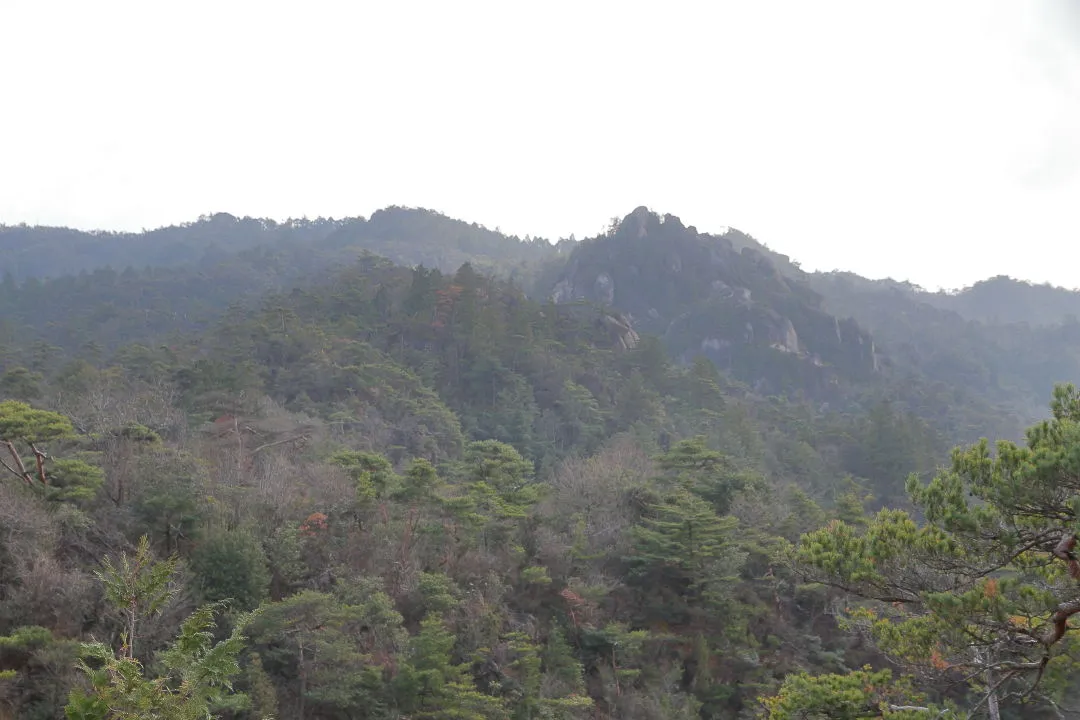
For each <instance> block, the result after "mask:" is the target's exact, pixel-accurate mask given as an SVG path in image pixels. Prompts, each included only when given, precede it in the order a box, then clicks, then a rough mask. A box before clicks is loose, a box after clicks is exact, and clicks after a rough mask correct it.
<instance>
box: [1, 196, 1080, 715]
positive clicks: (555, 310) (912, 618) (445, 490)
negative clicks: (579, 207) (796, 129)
mask: <svg viewBox="0 0 1080 720" xmlns="http://www.w3.org/2000/svg"><path fill="white" fill-rule="evenodd" d="M0 256H2V257H5V258H13V259H18V264H13V265H5V267H10V268H11V270H10V272H9V274H7V275H6V276H5V280H4V282H3V283H2V284H0V476H2V477H0V530H2V532H0V718H7V717H10V718H42V719H43V718H56V717H65V716H66V717H69V718H143V717H168V718H195V717H207V716H210V717H218V718H225V719H228V720H246V719H248V718H251V719H256V718H270V717H274V718H279V719H281V720H286V719H293V718H295V719H297V720H323V719H327V720H331V719H335V720H336V719H338V718H342V719H344V718H371V719H379V720H383V719H385V720H389V719H392V718H398V719H402V720H404V719H405V718H475V719H480V718H492V719H499V718H515V719H522V720H524V719H529V720H535V719H539V718H630V719H634V718H649V719H653V718H655V719H657V720H660V719H665V720H666V719H669V718H670V719H675V718H757V717H765V718H772V719H773V720H784V719H787V718H819V717H820V718H856V717H888V718H894V719H895V720H910V719H911V718H924V717H934V718H959V717H966V716H967V712H969V711H970V712H973V713H975V714H976V715H978V714H979V713H986V712H989V709H990V708H991V707H993V708H994V709H995V711H996V712H999V713H1000V717H1007V718H1044V717H1045V718H1053V717H1058V716H1060V713H1061V712H1063V710H1062V708H1068V707H1072V705H1071V704H1070V703H1075V701H1076V698H1075V696H1076V694H1077V693H1078V692H1080V683H1078V682H1076V681H1075V680H1074V678H1073V672H1072V671H1073V670H1074V663H1073V661H1072V660H1071V659H1070V655H1069V653H1070V651H1072V650H1074V648H1073V639H1072V636H1071V634H1069V632H1068V624H1067V623H1068V620H1069V617H1071V615H1072V614H1075V613H1076V612H1077V611H1078V610H1080V604H1077V601H1076V600H1075V599H1074V593H1075V592H1076V588H1075V585H1074V582H1073V580H1072V579H1071V577H1070V573H1074V574H1073V575H1072V577H1077V576H1080V565H1076V561H1075V559H1073V556H1072V549H1073V546H1074V545H1075V536H1074V535H1073V534H1072V533H1073V532H1074V529H1073V523H1074V519H1075V517H1076V513H1077V512H1078V510H1080V507H1078V505H1077V502H1076V497H1075V494H1074V493H1075V492H1077V491H1078V488H1076V487H1074V486H1075V478H1076V477H1077V476H1078V469H1077V463H1078V462H1080V460H1078V459H1077V455H1076V452H1075V447H1076V445H1075V444H1074V443H1075V441H1076V440H1077V439H1080V399H1078V397H1077V395H1076V393H1075V391H1073V390H1071V389H1070V388H1068V387H1063V388H1060V389H1059V390H1058V391H1057V394H1056V395H1054V396H1053V404H1052V406H1051V405H1050V403H1051V400H1052V389H1053V387H1054V385H1055V384H1056V383H1059V382H1068V381H1075V380H1078V379H1080V354H1078V353H1077V352H1076V349H1080V333H1078V332H1074V331H1073V327H1074V325H1075V322H1074V321H1066V322H1065V323H1064V324H1057V325H1053V324H1051V325H1047V326H1036V325H1034V324H1029V325H1024V326H1012V325H997V324H993V323H991V322H990V321H989V320H987V319H985V318H984V319H975V318H968V317H964V316H963V315H961V314H958V312H956V311H954V310H949V309H944V308H941V307H938V306H937V305H935V304H933V303H931V302H929V301H927V300H926V299H925V298H923V297H922V296H921V295H920V294H919V293H918V292H917V291H915V290H912V289H910V288H905V287H904V286H900V285H897V284H886V283H878V282H873V281H866V280H863V279H861V278H857V277H853V276H847V275H843V274H829V275H824V274H808V273H803V272H802V271H801V270H799V268H798V267H797V265H795V264H794V263H791V262H790V261H789V260H787V259H783V258H780V257H777V256H775V254H773V253H771V252H770V251H768V249H767V248H764V247H763V246H760V245H759V244H757V243H756V241H754V240H753V239H752V238H750V237H749V236H746V235H743V234H741V233H738V232H737V231H730V232H728V233H726V234H724V235H721V236H715V235H708V234H703V233H699V232H698V231H697V230H696V229H695V228H693V227H687V226H685V225H684V224H683V223H682V222H681V221H680V220H679V219H678V218H674V217H672V216H663V217H661V216H659V215H656V214H654V213H651V212H649V211H648V210H646V209H644V208H639V209H638V210H635V211H634V212H633V213H631V214H630V215H628V216H627V217H626V218H624V219H623V220H622V221H620V222H617V223H614V224H613V225H612V227H611V229H610V231H609V232H607V233H605V234H603V235H601V236H598V237H595V238H590V239H587V240H584V241H581V242H580V243H577V242H570V241H566V242H563V243H560V245H559V246H552V245H550V244H549V243H547V242H546V241H531V240H529V241H521V240H518V239H516V238H508V237H505V236H503V235H501V234H499V233H497V232H495V231H489V230H486V229H484V228H482V227H479V226H476V225H469V224H467V223H462V222H459V221H455V220H451V219H449V218H445V217H444V216H440V215H438V214H436V213H430V212H427V211H415V210H404V209H389V210H386V211H380V212H379V213H376V214H375V215H373V216H372V217H371V218H370V219H368V220H363V219H355V220H346V221H330V220H327V221H314V222H306V221H305V222H295V223H287V224H282V225H279V224H275V223H271V222H268V221H258V220H250V219H244V220H237V219H235V218H232V217H230V216H222V215H216V216H213V217H210V218H205V219H203V220H200V221H199V222H197V223H193V224H191V225H189V226H183V227H178V228H168V229H163V230H160V231H154V232H151V233H145V234H141V235H113V234H98V235H91V234H85V233H77V232H74V231H64V230H54V229H40V228H6V229H4V230H3V231H0ZM50 257H51V258H52V259H53V260H54V261H55V262H53V263H46V262H45V260H46V259H48V258H50ZM35 263H36V264H35ZM1048 406H1050V410H1049V411H1048V410H1046V408H1047V407H1048ZM1047 416H1050V417H1052V419H1051V420H1050V421H1047V422H1045V423H1043V424H1041V425H1039V426H1037V427H1035V428H1034V429H1033V430H1032V431H1031V432H1030V433H1029V434H1028V436H1027V438H1026V440H1025V441H1024V443H1022V444H1021V446H1013V445H1009V444H1005V445H1001V446H1000V447H999V449H998V450H997V454H996V455H993V454H992V453H991V452H990V450H989V448H988V447H984V446H976V447H974V448H973V449H970V450H966V451H963V452H958V453H956V454H954V455H953V456H952V457H951V459H950V454H949V450H950V448H951V447H952V446H954V445H956V444H958V443H968V442H974V441H976V440H977V438H979V437H980V436H988V437H991V438H1013V439H1018V438H1019V436H1020V434H1021V433H1020V430H1021V429H1022V427H1023V426H1024V425H1025V424H1032V423H1033V422H1035V420H1036V418H1042V417H1047ZM992 455H993V456H992ZM909 476H910V477H909ZM1070 603H1072V604H1070ZM1059 631H1060V632H1059ZM65 713H66V715H65ZM1055 713H1056V714H1055Z"/></svg>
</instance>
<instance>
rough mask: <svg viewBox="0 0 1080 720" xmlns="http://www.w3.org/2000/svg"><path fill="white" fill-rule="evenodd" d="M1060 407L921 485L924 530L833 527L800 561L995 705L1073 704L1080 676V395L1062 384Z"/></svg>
mask: <svg viewBox="0 0 1080 720" xmlns="http://www.w3.org/2000/svg"><path fill="white" fill-rule="evenodd" d="M1052 410H1053V418H1052V419H1050V420H1046V421H1043V422H1042V423H1039V424H1038V425H1036V426H1034V427H1032V428H1031V429H1030V430H1029V431H1028V434H1027V442H1026V444H1025V445H1023V446H1020V445H1017V444H1015V443H1012V442H1008V441H1000V442H999V443H998V444H997V453H996V456H992V455H991V453H990V447H989V444H988V443H987V442H986V441H983V442H981V443H979V444H977V445H975V446H973V447H970V448H967V449H957V450H956V451H955V452H954V454H953V462H952V466H951V467H950V468H948V469H946V470H944V471H942V472H941V473H940V474H939V475H938V476H937V477H936V478H934V479H933V480H932V481H931V482H930V483H929V484H927V485H922V484H920V483H919V482H918V480H917V479H916V478H914V477H912V478H911V479H910V480H909V482H908V491H909V492H910V494H911V497H912V500H913V502H914V503H915V504H916V505H917V506H918V507H919V508H920V509H921V510H922V512H923V514H924V516H925V518H926V524H925V525H919V524H917V523H916V521H915V519H913V518H912V517H910V516H909V515H908V514H907V513H905V512H903V511H895V510H882V511H881V512H880V513H878V515H877V516H876V517H875V518H874V520H873V521H872V522H870V523H869V524H868V525H867V527H866V528H865V530H864V531H859V530H857V529H856V528H854V527H852V526H851V525H849V524H847V523H843V522H834V523H833V524H831V525H830V526H829V527H827V528H825V529H822V530H819V531H816V532H813V533H810V534H809V535H807V536H806V537H805V538H804V539H803V540H802V542H801V543H800V545H799V547H798V549H797V551H796V553H795V558H796V559H797V561H798V562H799V563H801V565H802V567H803V568H804V570H803V572H804V573H805V574H806V575H807V576H808V577H811V578H814V579H818V580H822V581H825V582H829V583H832V584H835V585H837V586H839V587H843V588H844V589H846V590H848V591H849V592H852V593H854V594H856V595H860V596H862V597H864V598H866V599H868V600H874V601H878V603H880V604H879V605H871V606H869V607H867V608H864V609H861V610H859V611H857V612H855V613H853V615H852V622H854V623H855V624H856V625H860V626H864V627H866V629H867V630H868V632H869V633H870V634H871V635H872V637H873V638H874V639H875V641H876V642H877V643H878V645H879V646H880V647H881V648H882V649H883V650H885V651H886V652H887V653H889V654H890V655H892V656H893V657H895V658H896V659H897V660H899V661H901V662H906V663H910V664H914V665H916V666H922V667H924V668H928V669H931V670H937V671H939V672H940V671H942V670H946V669H948V670H950V671H954V672H959V673H961V674H963V675H966V676H967V677H969V678H971V679H972V682H973V683H974V685H975V689H976V691H977V692H980V693H982V694H983V697H984V702H987V703H991V702H993V703H996V702H998V696H999V695H1000V696H1001V697H1002V701H1003V702H1004V700H1005V699H1006V698H1010V697H1013V695H1012V694H1011V693H1010V694H1005V693H1003V692H1002V690H1003V688H1010V687H1012V686H1013V685H1016V686H1018V687H1021V688H1026V689H1025V690H1023V691H1022V693H1021V694H1022V696H1023V697H1024V698H1025V699H1026V700H1027V701H1028V702H1031V701H1034V700H1036V699H1040V698H1045V699H1046V700H1047V701H1053V700H1054V698H1055V697H1058V699H1060V693H1061V692H1063V691H1064V689H1065V688H1066V687H1067V684H1063V681H1062V679H1061V678H1062V676H1063V674H1067V673H1068V672H1069V670H1070V669H1072V668H1073V667H1074V663H1073V661H1072V660H1071V653H1072V646H1073V644H1074V643H1073V640H1072V638H1071V636H1069V635H1068V634H1067V633H1068V625H1067V623H1068V618H1069V617H1071V616H1072V615H1073V614H1075V613H1076V612H1078V611H1080V602H1078V601H1077V600H1076V599H1075V596H1076V584H1075V582H1076V581H1075V579H1074V578H1076V577H1080V566H1077V565H1076V561H1075V559H1073V556H1072V547H1073V546H1074V545H1075V543H1076V539H1075V538H1076V535H1075V533H1076V531H1077V525H1076V517H1077V509H1078V508H1080V502H1078V501H1077V499H1076V498H1077V497H1078V493H1080V486H1076V484H1075V483H1074V482H1073V481H1072V478H1075V477H1077V476H1078V472H1080V455H1078V450H1077V448H1080V392H1078V391H1077V390H1076V388H1074V387H1073V386H1071V385H1064V386H1059V387H1058V388H1057V389H1056V390H1055V393H1054V401H1053V404H1052ZM980 688H981V689H980Z"/></svg>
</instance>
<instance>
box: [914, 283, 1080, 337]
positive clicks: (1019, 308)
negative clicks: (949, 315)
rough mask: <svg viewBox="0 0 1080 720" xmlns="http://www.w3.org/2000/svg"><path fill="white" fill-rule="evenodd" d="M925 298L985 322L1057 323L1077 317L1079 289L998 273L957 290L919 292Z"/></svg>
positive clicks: (1079, 305)
mask: <svg viewBox="0 0 1080 720" xmlns="http://www.w3.org/2000/svg"><path fill="white" fill-rule="evenodd" d="M920 297H922V298H923V299H924V300H925V301H926V302H928V303H930V304H931V305H935V306H937V307H940V308H943V309H946V310H953V311H955V312H957V313H959V314H960V315H962V316H963V317H965V318H968V319H969V320H978V321H979V322H983V323H986V324H988V325H1002V324H1011V323H1028V324H1029V325H1044V326H1046V325H1056V324H1059V323H1062V322H1066V321H1070V320H1071V321H1075V320H1076V318H1077V317H1080V292H1077V291H1075V290H1067V289H1065V288H1060V287H1054V286H1052V285H1049V284H1041V285H1036V284H1033V283H1028V282H1024V281H1022V280H1014V279H1013V278H1010V277H1006V276H1003V275H999V276H998V277H994V278H990V279H989V280H983V281H981V282H977V283H975V284H974V285H972V286H971V287H968V288H964V289H963V290H960V291H958V292H936V293H928V292H923V293H920Z"/></svg>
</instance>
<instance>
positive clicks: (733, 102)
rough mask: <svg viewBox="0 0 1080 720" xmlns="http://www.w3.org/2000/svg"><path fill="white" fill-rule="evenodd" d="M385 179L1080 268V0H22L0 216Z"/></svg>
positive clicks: (554, 209)
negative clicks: (648, 209)
mask: <svg viewBox="0 0 1080 720" xmlns="http://www.w3.org/2000/svg"><path fill="white" fill-rule="evenodd" d="M390 204H398V205H409V206H421V207H430V208H434V209H437V210H440V211H442V212H445V213H447V214H449V215H451V216H455V217H460V218H463V219H466V220H469V221H475V222H480V223H483V224H485V225H487V226H488V227H496V226H497V227H500V228H501V229H502V230H504V231H506V232H511V233H516V234H519V235H526V234H530V235H540V236H544V237H548V238H552V239H554V238H558V237H560V236H568V235H570V234H571V233H574V234H576V235H577V237H579V238H581V237H585V236H589V235H593V234H596V233H597V232H598V231H600V230H601V229H602V227H603V226H604V225H605V223H606V221H607V220H608V219H609V218H611V217H613V216H616V215H618V216H622V215H625V214H626V213H628V212H630V211H631V210H632V209H633V208H634V207H636V206H638V205H647V206H649V207H651V208H653V209H655V210H657V211H659V212H671V213H674V214H676V215H678V216H680V217H681V218H682V219H683V221H684V222H686V223H687V224H692V225H696V226H697V227H698V228H699V229H701V230H703V231H715V230H719V229H720V228H722V227H723V226H725V225H731V226H733V227H737V228H739V229H742V230H744V231H746V232H749V233H750V234H752V235H754V236H755V237H757V238H758V239H759V240H762V241H764V242H766V243H767V244H768V245H770V246H771V247H773V248H775V249H777V250H780V251H781V252H785V253H788V254H790V255H791V256H792V257H793V258H795V259H798V260H800V261H801V262H802V263H803V266H804V267H806V268H808V269H825V270H828V269H834V268H840V269H849V270H853V271H856V272H859V273H861V274H865V275H869V276H873V277H882V276H892V277H895V278H902V279H911V280H913V281H914V282H917V283H920V284H923V285H925V286H927V287H938V286H946V287H957V286H962V285H966V284H970V283H971V282H973V281H976V280H978V279H981V278H984V277H988V276H992V275H996V274H1010V275H1013V276H1014V277H1021V278H1024V279H1028V280H1034V281H1040V282H1041V281H1050V282H1053V283H1055V284H1060V285H1065V286H1068V287H1075V286H1080V279H1077V277H1076V275H1077V270H1078V268H1080V262H1078V261H1080V0H1025V1H1022V2H1017V1H1016V0H903V1H895V2H883V1H881V2H878V1H871V0H851V1H849V2H844V1H836V0H818V1H817V2H806V1H805V0H792V1H790V2H780V1H771V0H743V1H741V2H727V1H726V0H725V1H721V0H713V1H711V2H694V3H690V2H678V1H676V0H664V1H663V2H660V1H656V2H629V1H627V0H621V1H620V2H601V1H599V0H577V1H576V2H562V1H561V0H548V1H547V2H543V3H524V2H513V1H507V0H501V1H497V2H472V1H468V0H461V1H458V2H446V1H445V0H441V1H436V2H407V1H403V0H397V1H394V2H391V1H390V0H387V1H385V2H361V1H356V2H318V1H315V0H305V1H304V2H300V1H298V0H297V1H294V2H288V3H285V2H281V3H278V2H272V1H267V0H261V1H259V2H246V1H240V0H215V1H214V2H201V1H197V0H186V1H185V2H172V3H163V2H146V0H139V1H137V2H115V1H112V0H96V1H95V2H86V1H85V0H73V1H71V2H60V1H58V0H0V222H3V223H7V224H14V223H19V222H27V223H31V224H34V223H41V224H64V225H72V226H76V227H81V228H86V229H93V228H104V229H115V230H123V229H132V230H138V229H140V228H143V227H147V228H150V227H157V226H160V225H165V224H170V223H174V222H181V221H186V220H191V219H194V218H195V217H196V216H198V215H200V214H203V213H208V212H217V211H223V212H231V213H233V214H235V215H253V216H264V217H273V218H278V219H284V218H287V217H290V216H291V217H300V216H308V217H316V216H320V215H321V216H332V217H342V216H347V215H369V214H370V213H371V212H372V211H373V210H375V209H377V208H379V207H384V206H386V205H390ZM0 262H2V260H0Z"/></svg>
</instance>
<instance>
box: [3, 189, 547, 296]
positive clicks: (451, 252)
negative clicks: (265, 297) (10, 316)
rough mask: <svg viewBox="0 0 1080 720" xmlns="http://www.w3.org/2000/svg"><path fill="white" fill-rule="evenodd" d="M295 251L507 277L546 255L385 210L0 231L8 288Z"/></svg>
mask: <svg viewBox="0 0 1080 720" xmlns="http://www.w3.org/2000/svg"><path fill="white" fill-rule="evenodd" d="M256 248H258V249H261V250H264V251H273V252H285V253H291V252H297V251H302V252H303V253H304V254H306V255H307V256H308V257H309V260H308V263H306V264H312V263H318V264H319V265H320V266H321V267H332V266H333V265H334V264H335V263H337V262H339V261H340V257H341V255H340V253H341V252H342V251H345V250H349V251H352V252H353V255H355V253H356V251H360V250H367V251H369V252H374V253H376V254H379V255H382V256H384V257H387V258H389V259H391V260H393V261H395V262H397V263H399V264H402V265H426V266H428V267H437V268H439V269H441V270H444V271H447V272H452V271H453V270H456V269H457V268H458V267H460V266H461V264H462V263H464V262H471V263H472V264H473V265H475V266H477V267H480V268H485V269H487V268H490V269H498V270H503V269H505V270H506V271H507V272H509V271H510V270H512V269H513V268H515V267H518V266H520V265H521V264H523V263H527V262H530V261H539V260H542V259H544V258H547V257H551V256H554V255H555V254H556V252H557V250H556V249H555V247H554V246H552V245H551V243H548V242H547V241H544V240H540V239H536V240H533V239H525V240H521V239H519V238H517V237H508V236H506V235H503V234H502V233H500V232H497V231H494V230H488V229H487V228H484V227H482V226H480V225H477V224H476V223H466V222H462V221H460V220H453V219H451V218H448V217H447V216H445V215H442V214H441V213H437V212H434V211H432V210H424V209H416V208H404V207H389V208H386V209H383V210H379V211H377V212H375V213H374V214H373V215H372V216H371V217H370V218H368V219H364V218H362V217H354V218H345V219H341V220H334V219H332V218H330V219H325V218H319V219H316V220H307V219H301V220H288V221H285V222H280V223H279V222H275V221H273V220H268V219H256V218H250V217H244V218H237V217H234V216H233V215H229V214H228V213H216V214H213V215H208V216H204V217H201V218H199V219H198V220H197V221H195V222H191V223H184V224H181V225H173V226H169V227H163V228H159V229H157V230H149V231H144V232H141V233H114V232H84V231H80V230H72V229H70V228H56V227H31V226H26V225H18V226H4V225H0V257H3V258H4V273H5V274H10V275H11V277H12V278H13V279H14V280H24V279H26V278H56V277H62V276H66V275H78V274H79V273H82V272H92V271H94V270H96V269H102V268H113V269H115V270H118V271H120V270H123V269H125V268H128V267H131V268H136V269H140V268H144V267H156V268H164V267H181V266H190V265H198V266H202V267H206V266H208V265H213V264H214V263H216V262H221V261H225V260H227V259H228V257H230V256H235V255H237V254H239V253H242V252H244V251H249V250H252V249H256Z"/></svg>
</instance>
